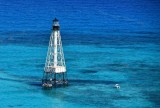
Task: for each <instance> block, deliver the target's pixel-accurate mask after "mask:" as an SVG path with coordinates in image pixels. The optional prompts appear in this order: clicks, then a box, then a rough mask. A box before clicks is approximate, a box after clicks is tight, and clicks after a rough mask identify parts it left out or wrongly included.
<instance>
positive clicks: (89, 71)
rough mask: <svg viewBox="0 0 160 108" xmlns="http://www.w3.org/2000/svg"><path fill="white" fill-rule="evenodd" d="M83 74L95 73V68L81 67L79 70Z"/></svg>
mask: <svg viewBox="0 0 160 108" xmlns="http://www.w3.org/2000/svg"><path fill="white" fill-rule="evenodd" d="M80 72H81V73H83V74H92V73H97V72H98V71H97V70H89V69H83V70H81V71H80Z"/></svg>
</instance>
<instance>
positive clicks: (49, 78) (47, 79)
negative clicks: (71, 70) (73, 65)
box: [42, 18, 68, 87]
mask: <svg viewBox="0 0 160 108" xmlns="http://www.w3.org/2000/svg"><path fill="white" fill-rule="evenodd" d="M66 74H67V73H66V65H65V59H64V54H63V48H62V41H61V35H60V25H59V21H58V20H57V19H56V18H55V19H54V20H53V30H52V33H51V36H50V41H49V47H48V52H47V57H46V63H45V68H44V75H43V79H42V86H44V87H52V85H56V84H67V83H68V81H67V75H66Z"/></svg>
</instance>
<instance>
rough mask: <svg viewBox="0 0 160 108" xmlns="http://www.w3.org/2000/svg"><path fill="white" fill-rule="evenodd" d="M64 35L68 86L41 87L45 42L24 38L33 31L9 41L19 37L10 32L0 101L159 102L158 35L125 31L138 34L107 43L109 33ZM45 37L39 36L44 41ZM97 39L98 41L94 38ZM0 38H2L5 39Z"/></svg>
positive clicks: (139, 107)
mask: <svg viewBox="0 0 160 108" xmlns="http://www.w3.org/2000/svg"><path fill="white" fill-rule="evenodd" d="M46 33H48V32H46ZM28 35H30V33H28ZM48 37H49V35H48ZM63 37H64V36H62V38H63ZM68 38H69V39H70V40H68ZM68 38H66V37H64V38H63V41H64V53H65V58H66V63H67V70H68V71H67V72H68V78H69V86H68V87H61V88H53V89H52V90H43V89H42V88H41V86H40V85H39V84H40V83H41V78H42V74H43V67H44V62H45V57H46V52H47V43H46V44H43V45H39V44H32V42H28V41H31V40H32V39H34V36H33V37H31V38H28V40H25V39H24V38H22V39H21V40H22V41H23V40H24V42H23V43H18V42H17V43H16V44H15V43H13V41H18V39H19V38H18V37H16V36H15V37H13V38H12V42H10V44H1V46H0V49H1V50H0V57H1V59H0V62H1V65H0V74H1V76H0V81H1V85H0V88H1V89H0V95H1V97H0V99H1V100H3V101H0V105H1V107H22V108H25V107H26V108H27V107H40V108H43V107H46V108H50V107H58V108H59V107H60V108H63V107H64V108H65V107H75V106H76V107H79V108H81V107H111V108H117V107H119V108H128V107H136V108H145V107H152V108H154V107H158V106H159V91H160V89H159V87H158V86H159V84H160V81H159V78H160V74H159V71H160V68H159V64H160V57H159V54H160V52H159V44H157V43H156V41H157V39H156V40H155V41H151V42H150V43H148V42H147V41H148V39H147V40H146V41H143V43H142V42H141V37H130V38H132V39H135V38H138V40H139V42H138V41H136V42H134V40H133V41H130V40H132V39H126V41H117V43H114V44H110V43H109V42H108V44H107V42H106V41H108V40H109V39H110V41H115V39H112V38H110V37H106V36H104V37H103V36H100V37H96V36H95V37H94V38H90V39H85V40H81V38H83V36H79V37H77V39H76V40H78V41H77V42H76V43H75V41H74V38H73V39H72V38H71V37H70V36H68ZM99 38H103V40H101V39H99ZM115 38H116V39H117V38H118V37H116V36H115ZM122 38H123V37H122ZM146 38H147V37H146ZM47 39H48V38H44V39H41V40H43V41H44V42H45V41H47ZM97 39H99V40H101V41H98V42H99V43H98V44H94V43H96V42H97ZM142 39H143V38H142ZM119 40H121V38H120V37H119ZM3 41H4V43H7V42H8V41H10V40H6V39H3ZM86 41H89V42H86ZM72 42H73V45H72ZM146 42H147V43H146ZM81 43H84V44H81ZM86 43H88V44H86ZM135 43H136V44H135ZM116 83H119V84H120V85H121V89H119V90H117V89H115V88H114V85H115V84H116Z"/></svg>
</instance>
